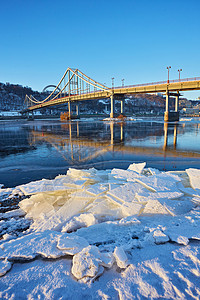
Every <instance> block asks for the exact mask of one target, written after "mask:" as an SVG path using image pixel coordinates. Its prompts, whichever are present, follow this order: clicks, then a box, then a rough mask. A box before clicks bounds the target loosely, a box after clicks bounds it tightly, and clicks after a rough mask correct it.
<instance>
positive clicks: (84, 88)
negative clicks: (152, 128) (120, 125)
mask: <svg viewBox="0 0 200 300" xmlns="http://www.w3.org/2000/svg"><path fill="white" fill-rule="evenodd" d="M192 90H200V77H195V78H186V79H181V80H180V79H179V80H168V81H161V82H152V83H146V84H137V85H129V86H124V85H122V86H119V87H114V86H112V87H111V88H110V87H107V86H106V85H104V84H101V83H99V82H97V81H95V80H93V79H92V78H90V77H89V76H87V75H86V74H84V73H83V72H81V71H80V70H78V69H71V68H68V69H67V70H66V72H65V74H64V75H63V77H62V78H61V80H60V82H59V83H58V85H57V86H55V89H54V90H53V91H52V92H51V93H50V94H49V95H48V96H47V97H46V98H45V99H44V100H42V101H39V100H37V99H35V98H34V97H33V96H28V95H26V98H25V101H26V103H27V108H26V109H24V110H23V113H25V112H31V111H34V110H37V109H41V108H44V107H50V106H54V105H59V104H64V103H68V110H69V117H71V103H75V104H76V107H77V115H78V114H79V102H80V101H87V100H100V99H106V98H110V101H111V113H110V117H111V118H113V117H114V115H115V100H120V101H121V113H122V114H123V112H124V98H125V96H126V95H132V94H138V93H165V94H166V109H165V120H166V121H176V120H178V116H179V113H178V112H179V107H178V102H179V96H180V93H179V92H180V91H192ZM170 96H173V97H175V99H176V100H175V111H174V112H173V113H172V112H169V97H170Z"/></svg>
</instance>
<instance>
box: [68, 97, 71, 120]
mask: <svg viewBox="0 0 200 300" xmlns="http://www.w3.org/2000/svg"><path fill="white" fill-rule="evenodd" d="M68 112H69V119H71V102H70V101H69V102H68Z"/></svg>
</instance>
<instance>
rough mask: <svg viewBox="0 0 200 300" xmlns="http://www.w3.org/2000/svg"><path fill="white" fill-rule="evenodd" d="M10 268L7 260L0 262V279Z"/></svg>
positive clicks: (10, 265)
mask: <svg viewBox="0 0 200 300" xmlns="http://www.w3.org/2000/svg"><path fill="white" fill-rule="evenodd" d="M11 267H12V263H11V262H9V261H8V260H7V259H4V260H0V277H1V276H3V275H4V274H6V273H7V272H8V271H9V270H10V269H11Z"/></svg>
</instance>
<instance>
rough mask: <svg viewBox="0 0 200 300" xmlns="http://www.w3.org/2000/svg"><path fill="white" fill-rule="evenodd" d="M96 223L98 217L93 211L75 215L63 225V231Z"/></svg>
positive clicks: (74, 229) (70, 230)
mask: <svg viewBox="0 0 200 300" xmlns="http://www.w3.org/2000/svg"><path fill="white" fill-rule="evenodd" d="M95 223H96V218H95V217H94V215H93V214H91V213H83V214H80V215H78V216H74V217H72V218H71V220H69V221H68V222H67V223H66V224H65V225H64V226H63V227H62V230H61V231H62V232H72V231H76V230H77V229H79V228H82V227H88V226H91V225H94V224H95Z"/></svg>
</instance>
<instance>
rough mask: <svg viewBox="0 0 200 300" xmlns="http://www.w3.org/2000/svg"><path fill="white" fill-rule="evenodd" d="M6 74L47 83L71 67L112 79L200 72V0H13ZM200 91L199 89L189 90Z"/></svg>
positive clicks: (7, 21)
mask: <svg viewBox="0 0 200 300" xmlns="http://www.w3.org/2000/svg"><path fill="white" fill-rule="evenodd" d="M0 12H1V13H0V15H1V17H0V28H1V45H0V82H4V83H5V82H10V83H18V84H22V85H25V86H30V87H32V89H34V90H39V91H41V90H42V89H43V88H44V87H45V86H46V85H48V84H57V83H58V81H59V80H60V78H61V77H62V75H63V73H64V72H65V70H66V69H67V67H72V68H78V69H80V70H82V71H83V72H84V73H86V74H87V75H89V76H90V77H92V78H94V79H95V80H97V81H99V82H101V83H106V84H107V85H108V86H111V78H112V77H114V78H115V85H116V86H117V85H121V79H122V78H124V79H125V85H126V84H127V85H128V84H137V83H145V82H152V81H162V80H167V69H166V67H167V66H169V65H170V66H171V67H172V68H171V70H170V79H177V78H178V71H177V70H178V69H179V68H182V69H183V71H182V72H181V77H182V78H186V77H200V59H199V53H200V36H199V35H200V34H199V33H200V19H199V12H200V1H199V0H190V1H185V0H182V1H181V0H173V1H172V0H168V1H162V0H140V1H139V0H138V1H135V0H132V1H131V0H124V1H118V0H116V1H113V0H107V1H105V0H101V1H97V0H85V1H84V0H82V1H80V0H76V1H73V0H70V1H68V0H65V1H64V0H54V1H53V0H8V1H1V6H0ZM185 96H186V97H188V98H191V99H192V98H193V99H195V98H196V97H197V96H200V91H197V92H187V93H185Z"/></svg>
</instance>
